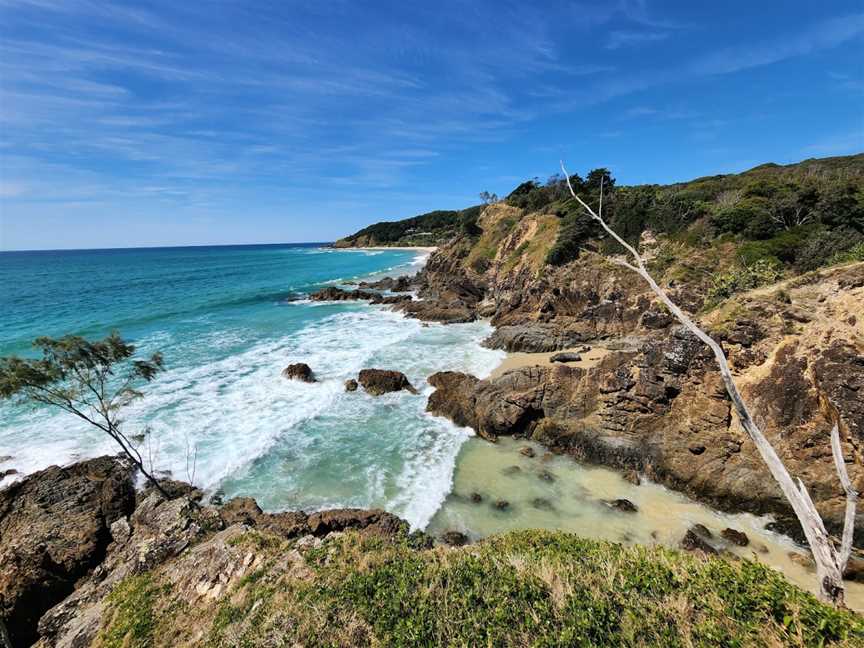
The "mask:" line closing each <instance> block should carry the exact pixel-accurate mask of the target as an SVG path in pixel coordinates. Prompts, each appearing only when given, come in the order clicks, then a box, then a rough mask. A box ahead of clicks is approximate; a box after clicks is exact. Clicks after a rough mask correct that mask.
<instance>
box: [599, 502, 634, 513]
mask: <svg viewBox="0 0 864 648" xmlns="http://www.w3.org/2000/svg"><path fill="white" fill-rule="evenodd" d="M606 504H607V505H608V506H609V507H610V508H613V509H615V510H616V511H622V512H624V513H637V512H638V511H639V507H637V506H636V505H635V504H634V503H633V502H631V501H630V500H628V499H615V500H610V501H608V502H606Z"/></svg>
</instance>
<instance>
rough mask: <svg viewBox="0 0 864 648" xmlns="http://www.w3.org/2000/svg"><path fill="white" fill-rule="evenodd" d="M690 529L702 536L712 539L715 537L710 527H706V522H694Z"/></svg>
mask: <svg viewBox="0 0 864 648" xmlns="http://www.w3.org/2000/svg"><path fill="white" fill-rule="evenodd" d="M690 530H691V531H692V532H693V533H695V534H696V535H698V536H700V537H702V538H708V539H711V538H713V537H714V534H713V533H711V531H710V530H709V529H708V527H706V526H705V525H704V524H694V525H693V526H691V527H690Z"/></svg>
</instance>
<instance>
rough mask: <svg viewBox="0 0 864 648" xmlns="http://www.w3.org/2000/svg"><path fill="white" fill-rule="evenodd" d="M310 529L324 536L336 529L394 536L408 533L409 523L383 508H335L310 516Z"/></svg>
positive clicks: (315, 533) (317, 534)
mask: <svg viewBox="0 0 864 648" xmlns="http://www.w3.org/2000/svg"><path fill="white" fill-rule="evenodd" d="M309 529H310V530H311V532H312V534H313V535H316V536H324V535H327V534H328V533H332V532H334V531H346V530H348V529H359V530H362V531H363V532H364V533H367V534H372V535H378V536H384V537H393V536H396V535H398V534H400V533H407V531H408V523H407V522H405V521H404V520H402V519H400V518H398V517H396V516H395V515H393V514H392V513H388V512H386V511H382V510H381V509H372V510H366V509H350V508H348V509H333V510H330V511H320V512H318V513H313V514H312V515H310V516H309Z"/></svg>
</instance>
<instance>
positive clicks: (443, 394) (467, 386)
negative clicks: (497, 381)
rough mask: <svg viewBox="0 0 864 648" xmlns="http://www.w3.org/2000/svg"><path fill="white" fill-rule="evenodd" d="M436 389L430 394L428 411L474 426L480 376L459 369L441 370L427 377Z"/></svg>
mask: <svg viewBox="0 0 864 648" xmlns="http://www.w3.org/2000/svg"><path fill="white" fill-rule="evenodd" d="M427 381H428V382H429V384H430V385H432V386H433V387H434V388H435V391H434V392H432V394H431V395H430V396H429V400H428V402H427V403H426V411H427V412H429V413H430V414H434V415H436V416H446V417H447V418H448V419H450V420H451V421H453V422H454V423H455V424H456V425H461V426H464V427H474V426H475V420H476V416H475V413H474V399H473V398H472V394H473V392H474V387H475V386H476V385H477V383H478V382H479V379H478V378H475V377H474V376H472V375H470V374H465V373H459V372H457V371H439V372H438V373H435V374H432V375H431V376H429V378H428V379H427Z"/></svg>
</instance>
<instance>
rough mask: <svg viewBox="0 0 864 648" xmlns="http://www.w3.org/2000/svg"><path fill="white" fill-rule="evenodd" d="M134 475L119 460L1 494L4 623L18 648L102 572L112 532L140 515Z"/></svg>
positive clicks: (38, 477) (0, 612)
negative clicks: (78, 587) (48, 614)
mask: <svg viewBox="0 0 864 648" xmlns="http://www.w3.org/2000/svg"><path fill="white" fill-rule="evenodd" d="M134 506H135V492H134V490H133V487H132V470H131V469H130V468H129V466H128V465H126V464H125V463H124V462H123V461H121V460H119V459H115V458H113V457H100V458H98V459H91V460H89V461H84V462H82V463H79V464H75V465H73V466H69V467H66V468H60V467H57V466H52V467H50V468H46V469H45V470H42V471H40V472H38V473H34V474H33V475H30V476H29V477H26V478H25V479H23V480H21V481H19V482H16V483H14V484H12V485H10V486H9V487H8V488H5V489H3V490H0V619H2V620H3V621H4V622H5V625H6V628H7V631H8V633H9V635H10V637H11V641H12V645H13V646H15V647H18V646H29V645H30V644H32V643H33V642H34V641H35V640H36V624H37V622H38V621H39V618H40V617H41V616H42V614H43V613H44V612H45V611H46V610H47V609H48V608H50V607H51V606H53V605H55V604H56V603H59V602H60V601H61V600H63V599H64V598H65V597H66V596H68V595H69V594H70V593H71V592H72V590H73V588H74V587H75V583H76V581H78V580H79V579H80V578H82V577H83V576H84V575H85V574H87V572H88V571H89V570H91V569H93V568H94V567H96V566H97V565H98V564H99V563H100V562H101V561H102V559H103V558H104V557H105V553H106V551H107V549H108V545H109V544H110V543H111V526H112V524H114V523H115V522H116V521H117V520H120V519H122V518H123V517H124V516H126V515H128V514H129V513H131V512H132V510H133V508H134Z"/></svg>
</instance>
